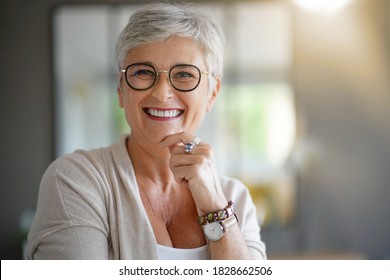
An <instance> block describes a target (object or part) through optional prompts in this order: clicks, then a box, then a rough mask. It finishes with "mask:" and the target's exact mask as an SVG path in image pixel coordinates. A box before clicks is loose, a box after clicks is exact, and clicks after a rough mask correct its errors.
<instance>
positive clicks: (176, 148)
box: [169, 143, 213, 158]
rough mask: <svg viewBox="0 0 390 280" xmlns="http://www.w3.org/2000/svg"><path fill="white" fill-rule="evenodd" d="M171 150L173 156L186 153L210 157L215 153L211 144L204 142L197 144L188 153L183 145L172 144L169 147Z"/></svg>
mask: <svg viewBox="0 0 390 280" xmlns="http://www.w3.org/2000/svg"><path fill="white" fill-rule="evenodd" d="M169 151H170V153H171V156H174V155H185V156H194V155H203V156H204V157H206V158H210V157H211V156H212V154H213V149H212V147H211V146H210V145H208V144H207V143H202V145H199V146H195V147H194V148H193V149H192V151H191V153H186V152H185V151H184V146H183V145H172V146H171V147H169Z"/></svg>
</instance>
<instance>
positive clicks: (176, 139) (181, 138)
mask: <svg viewBox="0 0 390 280" xmlns="http://www.w3.org/2000/svg"><path fill="white" fill-rule="evenodd" d="M195 138H196V136H195V135H193V134H191V133H188V132H185V131H182V132H179V133H175V134H171V135H168V136H167V137H165V138H164V140H163V141H161V142H160V146H161V147H169V146H172V145H174V144H179V143H183V144H185V143H188V142H191V141H193V140H194V139H195Z"/></svg>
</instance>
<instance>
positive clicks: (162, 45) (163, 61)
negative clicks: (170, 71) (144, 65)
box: [125, 37, 206, 70]
mask: <svg viewBox="0 0 390 280" xmlns="http://www.w3.org/2000/svg"><path fill="white" fill-rule="evenodd" d="M137 62H148V63H151V64H152V65H154V66H156V67H158V68H167V67H171V66H173V65H176V64H193V65H196V66H198V67H201V68H202V70H203V68H204V67H205V65H206V64H205V58H204V55H203V52H202V50H201V49H200V47H199V46H198V45H197V44H196V43H195V42H194V41H193V40H191V39H189V38H179V37H172V38H169V39H167V40H164V41H161V42H156V43H150V44H143V45H140V46H138V47H136V48H134V49H132V50H130V51H129V52H128V54H127V57H126V59H125V64H126V65H128V64H132V63H137Z"/></svg>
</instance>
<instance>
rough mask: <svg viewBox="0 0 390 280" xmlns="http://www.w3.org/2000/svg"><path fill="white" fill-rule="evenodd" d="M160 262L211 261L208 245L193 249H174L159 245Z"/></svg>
mask: <svg viewBox="0 0 390 280" xmlns="http://www.w3.org/2000/svg"><path fill="white" fill-rule="evenodd" d="M157 255H158V259H159V260H209V259H210V257H209V249H208V246H207V245H204V246H202V247H198V248H193V249H181V248H172V247H167V246H163V245H160V244H157Z"/></svg>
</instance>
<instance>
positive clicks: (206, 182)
mask: <svg viewBox="0 0 390 280" xmlns="http://www.w3.org/2000/svg"><path fill="white" fill-rule="evenodd" d="M194 139H195V135H193V134H190V133H187V132H180V133H175V134H172V135H169V136H167V137H166V138H165V139H164V140H163V141H161V143H160V146H161V147H163V148H169V151H170V153H171V158H170V161H169V167H170V168H171V170H172V173H173V176H174V177H175V179H176V181H177V182H179V183H182V182H183V181H185V182H186V183H187V184H188V188H189V189H190V191H191V193H192V197H193V199H194V201H195V204H196V206H197V207H198V209H199V210H200V211H201V212H203V213H208V212H210V211H215V210H217V209H223V208H224V207H226V205H227V200H226V198H225V196H224V194H223V192H222V188H221V184H220V181H219V176H218V173H217V170H216V166H215V159H214V153H213V148H212V147H211V146H210V145H209V144H207V143H205V142H203V141H201V142H200V143H199V144H198V145H196V146H195V147H194V148H193V150H192V151H191V152H189V153H186V152H185V151H184V145H185V144H186V143H188V142H191V141H193V140H194Z"/></svg>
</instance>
